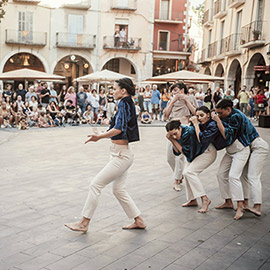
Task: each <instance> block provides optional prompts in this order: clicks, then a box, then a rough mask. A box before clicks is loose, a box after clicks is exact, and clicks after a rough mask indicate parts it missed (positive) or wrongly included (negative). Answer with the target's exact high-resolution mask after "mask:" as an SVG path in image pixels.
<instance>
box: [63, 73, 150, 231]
mask: <svg viewBox="0 0 270 270" xmlns="http://www.w3.org/2000/svg"><path fill="white" fill-rule="evenodd" d="M134 94H135V88H134V85H133V82H132V81H131V80H130V79H128V78H123V79H120V80H117V81H116V82H115V83H114V93H113V96H114V99H116V100H120V102H119V104H118V111H117V112H116V114H115V116H114V117H113V119H112V121H111V124H110V128H109V130H108V131H107V132H105V133H103V134H99V135H96V134H94V135H89V136H88V137H89V139H88V140H87V141H86V142H85V143H88V142H97V141H98V140H100V139H103V138H111V142H112V144H111V147H110V151H111V159H110V161H109V163H108V164H107V165H106V166H105V167H104V168H103V169H102V170H101V171H100V172H99V173H98V175H97V176H96V177H95V178H94V179H93V181H92V183H91V184H90V189H89V193H88V197H87V200H86V203H85V205H84V208H83V211H82V219H81V220H80V221H79V222H78V223H73V224H65V226H67V227H68V228H69V229H71V230H73V231H82V232H87V230H88V225H89V222H90V220H91V219H92V217H93V214H94V212H95V210H96V207H97V204H98V198H99V196H100V194H101V191H102V189H103V188H104V187H105V186H106V185H108V184H109V183H111V182H113V194H114V195H115V196H116V198H117V199H118V201H119V203H120V204H121V206H122V207H123V209H124V211H125V213H126V214H127V216H128V217H129V218H131V219H134V220H135V221H134V223H133V224H131V225H129V226H124V227H123V229H145V228H146V225H145V223H144V221H143V219H142V217H141V216H140V215H141V212H140V210H139V209H138V208H137V206H136V205H135V203H134V201H133V200H132V198H131V197H130V195H129V194H128V192H127V190H126V186H125V182H126V178H127V170H128V168H129V167H130V166H131V165H132V163H133V154H132V152H131V151H130V149H129V146H128V144H129V143H130V142H134V141H139V130H138V124H137V120H136V113H135V106H134V103H133V101H132V98H131V96H133V95H134Z"/></svg>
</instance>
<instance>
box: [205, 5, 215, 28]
mask: <svg viewBox="0 0 270 270" xmlns="http://www.w3.org/2000/svg"><path fill="white" fill-rule="evenodd" d="M213 24H214V22H213V10H212V9H211V10H210V9H208V10H206V11H205V12H204V16H203V26H205V27H211V26H213Z"/></svg>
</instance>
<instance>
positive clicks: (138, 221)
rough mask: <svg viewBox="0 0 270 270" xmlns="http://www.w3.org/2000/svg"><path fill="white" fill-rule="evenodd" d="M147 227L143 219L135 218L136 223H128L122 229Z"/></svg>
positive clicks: (142, 228)
mask: <svg viewBox="0 0 270 270" xmlns="http://www.w3.org/2000/svg"><path fill="white" fill-rule="evenodd" d="M145 228H146V224H145V223H144V222H143V219H142V218H140V219H138V218H137V219H135V221H134V223H132V224H130V225H127V226H123V227H122V229H123V230H135V229H139V230H144V229H145Z"/></svg>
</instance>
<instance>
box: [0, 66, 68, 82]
mask: <svg viewBox="0 0 270 270" xmlns="http://www.w3.org/2000/svg"><path fill="white" fill-rule="evenodd" d="M64 79H65V77H63V76H59V75H55V74H49V73H46V72H42V71H37V70H33V69H29V68H22V69H16V70H12V71H8V72H4V73H0V80H15V81H16V80H24V81H27V80H64Z"/></svg>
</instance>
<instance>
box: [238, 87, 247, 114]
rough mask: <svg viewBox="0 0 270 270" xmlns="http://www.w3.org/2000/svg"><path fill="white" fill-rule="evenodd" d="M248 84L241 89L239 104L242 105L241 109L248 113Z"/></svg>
mask: <svg viewBox="0 0 270 270" xmlns="http://www.w3.org/2000/svg"><path fill="white" fill-rule="evenodd" d="M246 88H247V87H246V86H245V85H244V86H243V89H242V90H241V91H240V93H239V94H238V97H237V98H238V99H239V106H240V111H241V112H242V113H244V114H245V115H247V107H248V93H247V92H246Z"/></svg>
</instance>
